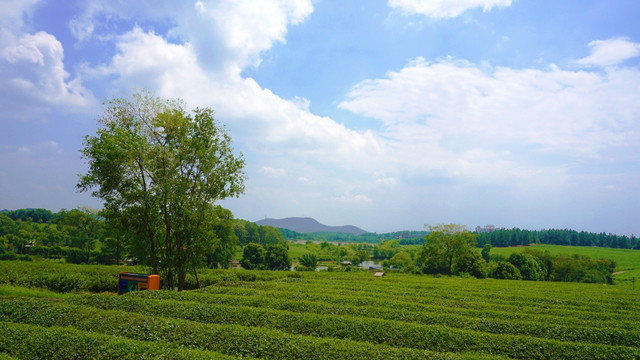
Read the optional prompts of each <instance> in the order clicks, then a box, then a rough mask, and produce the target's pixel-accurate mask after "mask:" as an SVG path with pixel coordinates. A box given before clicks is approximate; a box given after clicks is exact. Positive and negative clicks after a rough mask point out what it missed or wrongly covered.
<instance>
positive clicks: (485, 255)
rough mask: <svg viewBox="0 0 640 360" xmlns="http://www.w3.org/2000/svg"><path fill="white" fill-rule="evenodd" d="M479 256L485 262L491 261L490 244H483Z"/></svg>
mask: <svg viewBox="0 0 640 360" xmlns="http://www.w3.org/2000/svg"><path fill="white" fill-rule="evenodd" d="M481 255H482V258H483V259H484V260H485V261H486V262H489V261H490V260H491V244H484V246H483V247H482V252H481Z"/></svg>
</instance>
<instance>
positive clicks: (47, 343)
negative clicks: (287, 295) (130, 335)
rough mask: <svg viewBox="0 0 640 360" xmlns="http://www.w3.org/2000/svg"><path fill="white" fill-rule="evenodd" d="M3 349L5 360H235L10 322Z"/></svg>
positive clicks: (0, 337)
mask: <svg viewBox="0 0 640 360" xmlns="http://www.w3.org/2000/svg"><path fill="white" fill-rule="evenodd" d="M0 349H1V350H2V351H3V352H4V353H5V354H4V356H6V359H12V358H13V359H42V360H50V359H69V360H76V359H105V360H110V359H125V360H126V359H132V360H138V359H145V358H146V359H171V360H181V359H185V360H186V359H193V360H195V359H219V360H231V359H235V357H233V356H229V355H224V354H220V353H216V352H212V351H204V350H194V349H188V348H186V347H184V346H179V345H175V344H171V343H165V342H160V341H138V340H131V339H126V338H122V337H116V336H110V335H102V334H95V333H91V332H87V331H81V330H76V329H72V328H66V327H57V326H53V327H42V326H37V325H28V324H19V323H10V322H0ZM2 359H3V356H2V354H1V353H0V360H2Z"/></svg>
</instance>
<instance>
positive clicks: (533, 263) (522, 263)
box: [507, 253, 546, 281]
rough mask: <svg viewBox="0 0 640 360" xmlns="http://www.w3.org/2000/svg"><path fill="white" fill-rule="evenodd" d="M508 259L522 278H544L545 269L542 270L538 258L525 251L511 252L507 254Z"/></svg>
mask: <svg viewBox="0 0 640 360" xmlns="http://www.w3.org/2000/svg"><path fill="white" fill-rule="evenodd" d="M507 261H509V262H510V263H511V264H512V265H513V266H515V267H516V268H518V270H519V271H520V275H521V276H522V279H523V280H534V281H538V280H544V278H545V273H546V271H544V270H543V268H542V266H541V265H540V262H539V261H538V259H536V258H535V257H534V256H533V255H531V254H527V253H513V254H511V255H510V256H509V259H508V260H507Z"/></svg>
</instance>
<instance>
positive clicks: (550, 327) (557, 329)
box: [71, 291, 640, 347]
mask: <svg viewBox="0 0 640 360" xmlns="http://www.w3.org/2000/svg"><path fill="white" fill-rule="evenodd" d="M131 297H135V298H136V299H135V300H133V299H131ZM129 299H131V300H129ZM146 299H155V300H160V301H161V300H178V301H182V302H194V304H195V306H201V305H202V304H210V305H214V306H215V305H232V306H244V307H252V308H262V309H272V310H286V311H291V312H296V313H301V314H317V315H332V316H335V315H342V316H356V317H363V318H375V319H382V320H393V321H400V322H405V323H417V324H422V325H443V326H448V327H452V328H457V329H465V330H474V331H482V332H487V333H493V334H511V335H527V336H534V337H541V338H548V339H555V340H562V341H577V342H592V343H599V344H608V345H623V346H637V347H640V332H638V330H634V331H629V330H624V329H616V328H611V327H609V328H598V327H587V326H575V325H573V324H571V323H570V322H565V323H564V324H563V325H556V324H553V323H552V324H549V323H547V322H544V321H535V322H533V321H513V320H501V319H500V318H495V317H494V318H473V317H468V316H462V315H457V314H449V313H438V312H437V311H413V309H411V308H408V307H405V308H404V309H403V310H398V309H389V308H387V307H371V306H352V305H348V303H346V304H345V303H343V304H331V303H326V302H311V301H300V300H289V299H279V300H278V301H273V299H270V298H266V297H261V296H250V297H248V296H245V297H241V296H229V295H217V296H211V295H207V294H201V293H195V292H172V291H156V292H141V293H137V294H136V293H132V294H128V295H127V296H125V297H119V298H115V297H113V296H98V295H92V296H81V297H76V298H74V299H72V300H71V301H72V302H74V303H79V304H89V305H92V306H96V307H100V308H118V309H131V308H136V305H132V304H138V306H137V307H138V308H139V309H142V308H144V307H148V306H154V304H156V303H155V302H153V301H150V302H149V301H146ZM158 304H164V303H163V302H162V301H161V302H159V303H158ZM161 306H162V305H161ZM187 306H188V305H187ZM136 311H145V310H136ZM554 319H555V320H556V321H557V322H559V323H561V322H563V320H565V319H564V318H563V317H555V318H554ZM635 325H637V328H640V324H637V323H636V324H635Z"/></svg>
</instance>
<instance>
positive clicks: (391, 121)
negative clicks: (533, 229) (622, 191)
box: [339, 58, 640, 185]
mask: <svg viewBox="0 0 640 360" xmlns="http://www.w3.org/2000/svg"><path fill="white" fill-rule="evenodd" d="M639 81H640V72H639V71H638V70H636V69H617V70H611V71H608V72H606V73H591V72H584V71H568V70H562V69H559V68H558V67H556V66H550V67H549V68H547V69H544V70H539V69H522V70H517V69H510V68H495V69H493V70H490V71H486V70H484V68H483V67H480V66H477V65H474V64H471V63H469V62H467V61H457V60H454V59H443V60H440V61H436V62H429V61H426V60H424V59H422V58H418V59H415V60H414V61H412V62H410V63H409V64H408V65H407V66H406V67H404V68H402V69H400V70H398V71H392V72H389V73H388V74H387V75H386V76H385V77H384V78H380V79H372V80H366V81H363V82H361V83H359V84H357V85H355V86H354V87H353V88H352V89H351V91H350V92H349V94H348V95H347V98H346V99H345V101H343V102H342V103H340V104H339V106H340V107H341V108H343V109H346V110H350V111H352V112H354V113H357V114H361V115H365V116H367V117H370V118H373V119H377V120H379V121H380V122H381V123H382V124H383V125H384V127H385V131H384V133H385V136H386V138H387V139H389V147H390V148H391V149H392V152H391V154H392V155H390V156H389V159H388V162H384V161H383V163H386V164H395V167H396V169H397V171H402V172H404V173H411V172H414V173H422V174H427V175H428V176H431V177H444V178H451V179H465V178H466V179H473V180H474V181H476V182H480V183H482V182H486V183H492V184H496V183H514V182H515V183H527V184H532V183H538V184H545V185H549V184H554V183H555V184H557V183H562V182H563V181H564V180H565V179H566V171H567V168H569V167H571V166H573V164H575V163H576V162H581V161H589V159H596V158H598V157H600V156H601V154H602V153H603V152H604V151H605V150H607V149H615V148H623V147H625V146H630V145H631V144H633V143H635V142H637V141H636V140H635V139H636V137H637V136H638V130H639V127H638V123H637V119H638V117H639V116H640V89H638V88H637V86H635V85H634V84H637V83H638V82H639ZM545 158H549V159H551V158H553V159H554V160H553V161H550V162H547V161H542V160H540V159H545ZM399 159H400V160H399Z"/></svg>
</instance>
